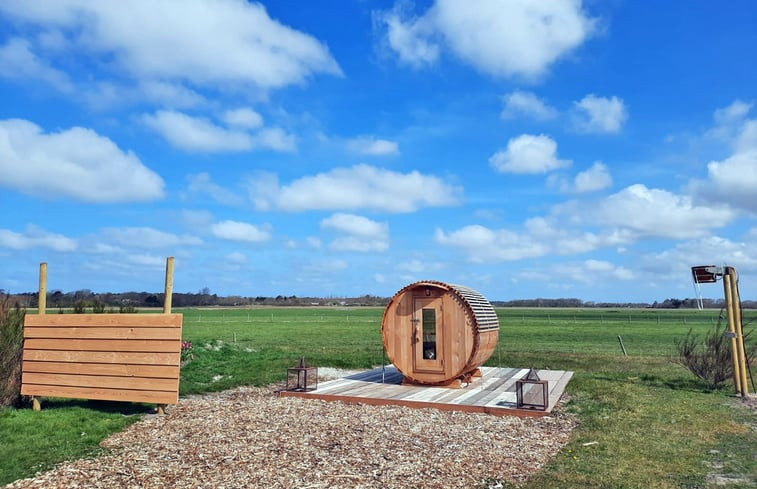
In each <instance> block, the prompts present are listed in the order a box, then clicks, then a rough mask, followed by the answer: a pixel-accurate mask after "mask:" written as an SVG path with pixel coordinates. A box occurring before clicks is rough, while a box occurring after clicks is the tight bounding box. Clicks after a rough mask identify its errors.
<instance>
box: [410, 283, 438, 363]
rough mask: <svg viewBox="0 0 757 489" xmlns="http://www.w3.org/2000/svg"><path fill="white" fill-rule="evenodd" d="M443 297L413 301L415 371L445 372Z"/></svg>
mask: <svg viewBox="0 0 757 489" xmlns="http://www.w3.org/2000/svg"><path fill="white" fill-rule="evenodd" d="M443 317H444V316H443V314H442V298H441V297H415V298H414V300H413V359H414V361H413V370H414V371H416V372H443V371H444V341H443V339H444V338H443V335H444V328H443V326H444V324H443Z"/></svg>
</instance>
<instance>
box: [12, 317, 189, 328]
mask: <svg viewBox="0 0 757 489" xmlns="http://www.w3.org/2000/svg"><path fill="white" fill-rule="evenodd" d="M182 317H183V316H182V315H181V314H27V315H26V316H25V317H24V325H25V326H42V327H45V326H47V327H51V328H52V327H60V328H68V327H71V326H77V327H80V328H86V327H93V328H97V327H120V326H125V327H129V326H131V327H140V328H169V327H173V328H181V323H182Z"/></svg>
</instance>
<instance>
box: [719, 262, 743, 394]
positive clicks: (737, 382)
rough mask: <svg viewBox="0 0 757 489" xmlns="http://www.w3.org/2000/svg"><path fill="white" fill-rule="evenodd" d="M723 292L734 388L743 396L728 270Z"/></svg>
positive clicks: (724, 278)
mask: <svg viewBox="0 0 757 489" xmlns="http://www.w3.org/2000/svg"><path fill="white" fill-rule="evenodd" d="M723 292H724V293H725V308H726V313H727V314H728V333H729V336H730V337H731V357H732V358H733V386H734V387H735V388H736V394H741V374H740V373H739V358H738V351H739V348H738V346H737V344H736V322H735V320H734V317H733V307H732V303H733V296H732V295H731V275H730V274H729V273H728V269H726V270H725V273H723Z"/></svg>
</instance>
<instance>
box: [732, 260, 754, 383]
mask: <svg viewBox="0 0 757 489" xmlns="http://www.w3.org/2000/svg"><path fill="white" fill-rule="evenodd" d="M728 270H729V271H730V272H731V295H732V296H733V300H732V301H731V303H732V304H731V309H732V310H733V322H734V326H735V328H736V349H737V350H738V353H739V356H738V358H739V376H740V377H741V378H740V381H741V397H746V396H747V395H748V394H749V384H748V383H747V379H746V352H745V351H744V335H743V331H742V328H741V301H740V298H739V279H738V277H737V275H736V270H735V269H734V268H731V267H729V268H728Z"/></svg>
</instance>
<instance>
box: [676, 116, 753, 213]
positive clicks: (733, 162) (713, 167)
mask: <svg viewBox="0 0 757 489" xmlns="http://www.w3.org/2000/svg"><path fill="white" fill-rule="evenodd" d="M734 104H736V103H734ZM748 109H749V107H748V106H747V105H746V104H738V107H737V108H736V109H734V105H733V104H732V105H731V106H730V109H728V112H729V113H730V114H731V115H728V116H726V115H721V116H720V122H721V123H725V122H726V119H728V121H730V122H733V121H734V120H740V119H743V117H744V115H745V114H746V111H748ZM731 116H735V117H736V119H733V118H732V117H731ZM716 118H717V117H716ZM718 127H719V128H720V129H723V130H725V129H726V127H727V126H725V125H721V126H718ZM729 132H730V131H729ZM733 132H734V133H735V134H732V135H731V136H730V137H729V140H730V141H729V142H730V143H731V145H732V147H733V153H732V154H731V155H730V156H728V157H727V158H725V159H723V160H720V161H711V162H709V163H708V164H707V179H706V180H704V181H702V180H694V181H693V182H692V183H691V185H690V188H691V191H692V194H693V195H694V196H695V197H696V198H697V199H698V200H699V201H701V202H706V203H713V204H718V203H720V204H727V205H729V206H731V207H733V208H735V209H740V210H743V211H746V212H749V213H752V214H757V120H755V119H747V120H744V121H743V122H742V123H741V124H740V125H738V127H736V128H733ZM721 134H725V131H723V132H721Z"/></svg>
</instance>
